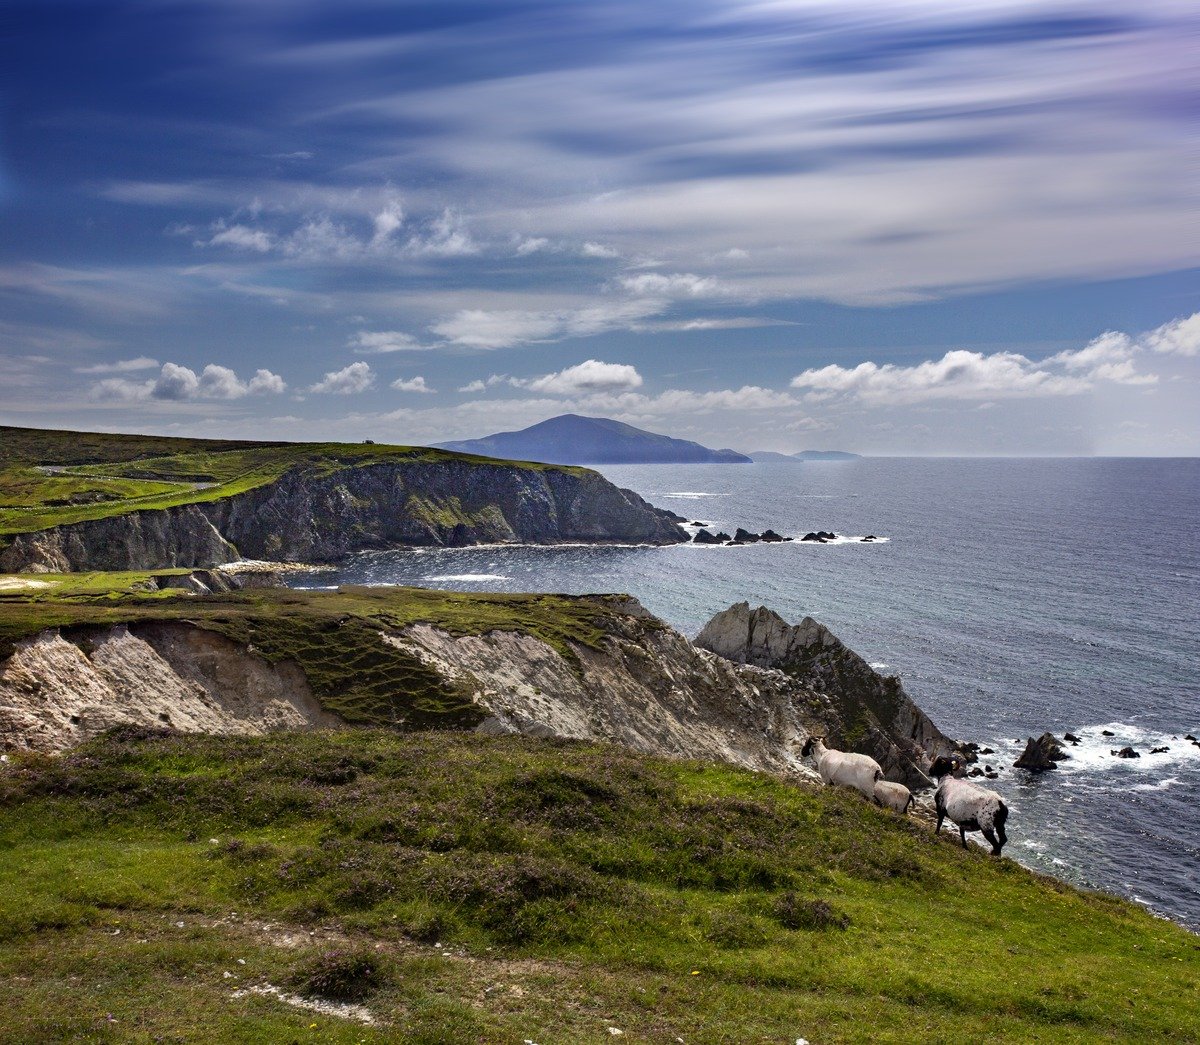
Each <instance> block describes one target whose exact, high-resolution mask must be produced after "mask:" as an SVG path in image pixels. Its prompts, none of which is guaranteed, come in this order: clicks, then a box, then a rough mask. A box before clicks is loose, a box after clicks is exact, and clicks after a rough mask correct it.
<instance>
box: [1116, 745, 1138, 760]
mask: <svg viewBox="0 0 1200 1045" xmlns="http://www.w3.org/2000/svg"><path fill="white" fill-rule="evenodd" d="M1110 754H1113V755H1116V756H1117V758H1141V757H1142V756H1141V755H1139V754H1138V753H1137V752H1136V751H1134V749H1133V748H1131V747H1123V748H1121V750H1120V751H1112V752H1110Z"/></svg>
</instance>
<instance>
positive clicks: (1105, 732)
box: [1100, 729, 1117, 737]
mask: <svg viewBox="0 0 1200 1045" xmlns="http://www.w3.org/2000/svg"><path fill="white" fill-rule="evenodd" d="M1100 735H1101V736H1102V737H1115V736H1116V735H1117V734H1116V733H1114V732H1113V731H1112V730H1111V729H1102V730H1100Z"/></svg>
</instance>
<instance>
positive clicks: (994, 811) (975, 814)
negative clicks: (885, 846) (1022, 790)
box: [929, 755, 1008, 856]
mask: <svg viewBox="0 0 1200 1045" xmlns="http://www.w3.org/2000/svg"><path fill="white" fill-rule="evenodd" d="M964 768H965V763H964V762H963V760H962V758H961V757H960V756H958V755H952V756H950V757H949V758H947V757H946V756H945V755H941V756H939V757H938V758H937V759H935V760H934V763H933V765H931V766H930V767H929V775H930V776H931V777H933V778H935V779H936V780H937V782H938V786H937V790H936V791H935V792H934V793H933V805H934V808H935V809H936V810H937V830H936V831H935V832H934V833H935V834H940V833H941V830H942V821H943V820H945V819H946V817H949V818H950V819H951V820H952V821H954V823H956V824H957V825H958V833H959V836H960V837H961V838H962V844H963V848H964V849H966V848H967V832H968V831H982V832H983V837H984V838H986V839H987V840H988V841H989V842H991V844H992V856H999V855H1000V850H1001V849H1003V848H1004V844H1005V842H1007V841H1008V835H1006V834H1005V833H1004V824H1005V821H1007V820H1008V806H1006V805H1005V804H1004V799H1003V798H1001V797H1000V796H999V795H998V794H996V792H995V791H989V790H987V788H983V787H980V786H979V785H978V784H973V783H971V782H970V781H969V780H963V779H962V778H961V777H959V776H958V775H957V774H958V773H960V772H962V771H963V769H964Z"/></svg>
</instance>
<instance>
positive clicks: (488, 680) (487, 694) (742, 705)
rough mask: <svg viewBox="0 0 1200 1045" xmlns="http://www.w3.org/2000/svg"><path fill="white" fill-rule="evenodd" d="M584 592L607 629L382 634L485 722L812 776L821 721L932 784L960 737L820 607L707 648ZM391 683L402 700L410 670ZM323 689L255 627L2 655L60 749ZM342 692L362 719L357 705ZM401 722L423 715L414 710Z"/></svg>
mask: <svg viewBox="0 0 1200 1045" xmlns="http://www.w3.org/2000/svg"><path fill="white" fill-rule="evenodd" d="M196 598H198V599H199V600H203V599H204V596H202V595H201V596H196ZM578 598H579V600H580V601H582V602H585V603H587V604H588V605H589V607H590V606H595V607H597V608H598V609H599V610H601V611H602V612H600V613H596V614H594V615H592V616H591V618H590V619H593V620H594V622H595V623H596V626H597V627H598V628H599V629H600V632H599V638H597V639H596V640H595V641H589V642H588V643H586V644H585V643H583V642H578V641H566V640H563V641H561V642H559V643H558V644H557V645H555V644H552V642H551V641H549V640H543V639H541V638H538V637H535V635H533V634H531V633H529V632H527V631H522V630H521V628H520V627H519V626H518V625H517V624H514V625H513V627H512V628H511V629H509V628H496V629H493V630H489V631H486V632H484V633H483V634H475V635H462V634H457V635H456V634H451V633H450V632H449V631H447V630H445V629H443V628H438V627H435V626H433V625H431V624H428V623H416V624H412V625H409V626H406V627H389V626H387V625H380V626H379V630H378V631H375V632H373V635H375V636H377V637H378V641H379V642H380V643H381V644H383V645H385V646H388V647H391V648H392V649H393V650H394V652H395V653H396V654H403V655H404V656H405V657H406V658H407V659H408V662H409V663H417V662H419V663H420V664H421V665H423V667H424V668H427V669H429V673H430V678H433V679H440V680H441V681H440V683H438V685H439V686H440V687H441V688H442V689H444V690H445V691H446V692H453V693H455V694H457V695H459V697H460V698H461V699H462V701H463V706H464V707H467V708H475V709H477V710H478V712H479V713H478V714H471V715H467V716H459V717H458V718H457V719H455V723H457V727H456V728H470V727H471V726H475V725H476V723H479V725H478V726H477V728H479V729H481V730H485V731H491V732H517V733H528V734H531V735H539V736H562V737H571V738H576V739H586V740H604V741H610V742H612V743H616V744H620V745H622V746H624V747H627V748H631V749H632V750H635V751H641V752H645V753H648V754H657V755H668V756H678V757H686V758H701V759H719V760H721V761H725V762H732V763H734V764H736V765H740V766H746V767H748V768H752V769H761V770H771V771H788V772H799V773H802V774H806V775H807V774H809V773H811V770H810V769H809V768H807V767H805V766H802V765H801V762H800V757H799V753H800V747H801V745H802V743H803V741H804V739H805V738H806V737H807V736H808V735H809V734H810V733H819V734H821V735H824V736H827V737H829V738H830V739H831V742H832V743H834V744H835V745H838V746H847V747H851V748H853V749H854V750H861V751H866V752H867V753H869V754H871V755H873V756H874V757H875V758H877V759H878V760H879V762H880V764H881V765H882V766H883V768H884V771H885V773H886V775H887V776H888V777H889V778H890V779H894V780H902V781H904V782H906V783H908V784H910V785H911V786H921V785H923V784H924V783H925V782H926V778H925V776H924V774H923V772H922V769H923V768H924V766H925V765H927V764H928V756H929V754H930V753H931V752H934V751H938V750H941V749H943V748H945V749H947V750H948V749H951V748H952V747H953V746H954V745H953V742H952V741H950V740H948V739H947V738H946V737H945V736H943V734H942V733H941V732H940V731H939V730H938V729H937V727H936V726H935V725H934V724H933V723H932V722H930V721H929V719H928V717H927V716H925V715H924V714H923V713H922V712H921V710H920V709H919V708H917V707H916V705H914V704H913V703H912V701H910V700H908V698H907V697H906V696H904V694H903V690H902V689H901V688H900V687H899V683H898V682H897V681H896V680H894V679H893V680H888V679H881V678H880V677H879V676H877V675H875V673H874V672H872V671H871V669H870V668H869V667H868V666H867V665H866V664H865V663H864V662H862V660H861V658H859V657H858V656H857V655H856V654H854V653H853V652H852V651H850V650H848V649H846V647H845V646H843V645H842V644H841V643H840V642H838V640H837V639H836V638H835V637H834V636H833V635H831V634H830V633H829V632H828V630H827V629H825V628H823V627H822V626H821V625H819V624H816V623H815V622H813V621H805V622H804V623H803V624H801V625H800V626H798V627H797V628H789V627H788V626H787V625H786V623H784V622H782V621H781V620H780V619H779V618H778V617H777V616H776V615H774V614H771V613H770V611H768V610H759V611H755V612H754V613H751V612H750V610H749V607H748V606H746V605H745V604H743V605H742V606H735V607H733V608H732V609H731V610H728V611H726V612H725V613H724V614H720V615H718V617H716V618H714V620H713V621H712V622H711V623H710V624H709V625H708V627H707V628H705V632H704V634H703V635H702V637H701V639H702V643H701V644H702V645H707V646H709V647H710V648H709V649H702V648H699V647H698V646H697V645H694V644H692V643H691V642H689V641H688V640H687V639H686V638H685V637H684V636H683V635H681V634H679V633H678V632H677V631H674V630H673V629H671V628H669V627H667V626H666V625H665V624H663V623H662V622H661V621H660V620H658V619H657V618H655V617H653V616H651V615H650V614H649V613H648V612H647V611H646V610H645V609H644V608H643V607H642V606H641V605H640V604H639V603H638V602H637V601H636V600H634V599H631V598H629V597H627V596H579V597H578ZM338 630H339V629H337V628H334V629H333V630H331V631H329V632H328V635H329V638H328V641H329V642H330V643H337V642H338V637H337V632H338ZM250 631H251V633H253V629H250ZM333 663H334V664H337V663H338V661H337V658H336V657H334V658H333ZM776 665H783V666H784V667H783V669H781V668H780V667H778V666H776ZM335 670H341V669H335ZM359 670H360V666H358V665H357V663H356V662H355V661H354V659H353V658H347V663H346V665H345V667H344V671H345V676H346V682H345V686H344V687H343V686H340V685H338V684H337V680H336V679H334V683H335V684H334V685H333V686H332V687H330V686H328V685H326V687H325V690H324V692H327V693H329V694H331V695H332V696H331V697H330V699H331V700H336V697H337V693H338V692H339V691H340V692H345V691H347V690H349V689H350V688H351V687H352V684H353V683H354V681H355V676H356V672H358V671H359ZM864 673H865V674H864ZM325 681H326V683H328V681H329V680H328V679H327V680H325ZM394 685H395V686H396V687H398V688H396V689H395V691H394V692H395V696H396V697H397V698H403V697H404V695H405V693H406V692H407V691H406V690H405V688H404V687H405V685H406V683H405V682H404V681H403V679H402V678H399V677H398V680H397V681H396V682H395V683H394ZM316 692H317V691H316V690H315V689H314V686H313V685H311V684H310V680H309V679H307V678H306V677H305V674H304V671H303V670H302V669H301V667H300V666H298V664H296V663H294V662H292V661H289V660H280V659H278V658H274V659H273V660H271V661H268V660H267V659H265V657H264V656H262V655H260V654H259V653H257V652H256V651H255V648H254V646H253V645H252V644H251V643H250V642H243V641H235V640H234V639H231V638H229V637H227V636H225V635H222V634H218V633H216V632H214V631H212V630H206V629H205V628H204V627H202V626H201V625H200V624H199V623H195V624H193V623H189V622H185V621H178V620H172V621H169V622H161V621H142V622H134V623H131V624H129V625H127V626H117V627H108V626H106V627H86V628H84V627H80V628H67V629H63V630H62V631H61V633H60V632H59V631H45V632H42V633H41V634H40V635H38V636H36V637H33V638H30V639H26V640H23V641H22V642H20V643H18V645H17V648H16V650H15V652H14V653H13V654H12V656H11V657H9V658H8V660H7V661H0V744H3V746H5V747H8V748H25V747H32V748H36V749H40V750H51V751H53V750H61V749H63V748H66V747H70V746H72V745H74V744H76V743H79V742H80V741H82V740H84V739H86V738H88V737H90V736H93V735H94V734H96V733H97V732H99V731H101V730H103V729H106V728H109V727H110V726H114V725H119V724H135V725H145V726H153V727H160V728H161V727H165V726H170V727H171V728H175V729H180V730H187V731H203V732H217V733H256V732H263V731H266V730H270V729H291V728H306V727H312V726H319V725H324V724H334V723H339V722H342V721H343V720H342V719H341V718H339V717H338V716H337V715H335V714H332V713H331V712H330V710H329V709H327V708H326V709H323V708H322V706H321V704H320V700H319V698H318V697H317V696H316V695H315V693H316ZM376 696H378V694H376ZM393 703H394V704H395V706H396V707H405V706H407V703H406V700H405V699H397V700H395V701H393ZM338 707H339V709H340V710H341V711H342V712H343V713H344V714H345V715H347V716H350V717H351V718H353V713H354V707H353V706H342V705H338ZM391 721H392V724H393V725H395V726H396V727H397V728H411V723H410V722H409V718H408V716H405V715H399V716H398V717H395V718H393V719H392V720H391ZM451 724H453V723H451Z"/></svg>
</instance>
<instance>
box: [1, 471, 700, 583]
mask: <svg viewBox="0 0 1200 1045" xmlns="http://www.w3.org/2000/svg"><path fill="white" fill-rule="evenodd" d="M685 540H687V534H686V532H685V531H683V530H682V529H680V527H679V526H678V525H677V524H676V523H675V521H674V520H673V519H672V518H671V514H670V513H668V512H664V511H662V510H661V509H658V508H655V507H654V506H652V505H650V504H648V503H647V502H646V501H644V500H643V499H642V498H641V497H639V496H638V495H637V494H636V493H633V492H632V491H630V490H621V489H619V488H618V487H616V486H614V485H613V484H612V483H610V482H609V481H608V480H607V479H605V478H604V477H603V476H601V475H600V474H598V473H596V472H588V471H583V470H580V469H563V468H540V467H521V466H516V465H510V464H504V463H501V462H496V463H494V464H492V463H483V462H478V461H470V460H465V459H464V460H454V459H451V460H444V461H438V462H406V463H404V464H373V465H364V466H360V467H347V468H341V469H338V470H336V471H332V472H329V473H327V474H323V475H314V474H312V473H310V472H306V471H304V470H302V469H299V468H297V469H293V470H292V471H290V472H287V473H286V474H284V475H283V476H282V477H281V478H279V479H278V480H276V481H275V482H273V483H270V484H268V485H266V486H262V487H258V488H256V489H253V490H249V491H247V492H245V493H241V494H235V495H232V496H229V497H225V498H221V499H219V500H213V501H207V502H202V503H197V504H189V505H186V506H182V507H178V508H168V509H162V510H158V511H140V512H128V513H126V514H123V515H115V516H112V517H109V518H105V519H95V520H89V521H87V522H80V523H75V524H72V525H66V526H58V527H54V528H52V529H46V530H39V531H36V532H31V533H25V534H18V535H16V536H15V537H12V538H9V540H8V545H7V547H4V548H3V549H0V572H9V573H19V572H32V573H63V572H68V571H73V570H146V569H165V568H168V567H177V566H198V567H210V566H215V565H218V564H220V563H228V562H233V561H235V560H237V559H239V558H257V559H277V560H279V559H285V560H289V561H297V562H300V561H303V562H330V561H333V560H336V559H339V558H341V557H342V556H345V555H347V554H349V553H351V552H356V551H364V550H371V549H382V548H394V547H404V546H441V547H460V546H466V545H472V544H491V543H505V542H527V543H535V544H557V543H570V542H576V541H579V542H594V543H619V544H672V543H677V542H680V541H685Z"/></svg>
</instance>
